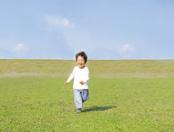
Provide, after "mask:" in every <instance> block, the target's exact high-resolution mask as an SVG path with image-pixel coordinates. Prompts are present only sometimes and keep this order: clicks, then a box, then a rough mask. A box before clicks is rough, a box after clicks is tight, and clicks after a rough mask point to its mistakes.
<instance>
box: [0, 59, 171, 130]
mask: <svg viewBox="0 0 174 132" xmlns="http://www.w3.org/2000/svg"><path fill="white" fill-rule="evenodd" d="M73 65H74V62H73V61H56V60H52V61H51V60H45V61H43V60H1V61H0V131H2V132H11V131H12V132H23V131H32V132H33V131H35V132H38V131H41V132H43V131H45V132H50V131H56V132H57V131H58V132H59V131H60V132H62V131H63V132H64V131H65V132H82V131H84V132H110V131H114V132H173V131H174V96H173V95H174V94H173V93H174V61H172V60H166V61H165V60H163V61H162V60H161V61H157V60H154V61H153V60H151V61H138V60H135V61H126V60H125V61H89V63H88V66H89V68H90V71H91V80H90V84H89V88H90V99H89V100H88V101H87V102H86V104H85V112H82V113H80V114H76V113H75V107H74V104H73V94H72V84H70V85H68V86H64V80H65V79H66V78H67V76H68V74H69V72H70V71H71V70H72V67H73Z"/></svg>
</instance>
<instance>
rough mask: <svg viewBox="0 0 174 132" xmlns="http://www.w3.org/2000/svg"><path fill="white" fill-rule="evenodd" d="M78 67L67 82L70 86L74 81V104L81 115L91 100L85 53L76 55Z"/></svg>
mask: <svg viewBox="0 0 174 132" xmlns="http://www.w3.org/2000/svg"><path fill="white" fill-rule="evenodd" d="M76 62H77V66H75V67H74V69H73V71H72V73H71V74H70V76H69V78H68V79H67V81H66V82H65V84H68V83H69V82H70V81H71V80H72V79H74V84H73V89H74V103H75V106H76V111H77V112H78V113H80V112H81V111H82V108H83V103H84V102H85V101H87V99H88V98H89V91H88V81H89V70H88V68H87V67H86V66H85V65H86V62H87V55H86V53H85V52H83V51H82V52H79V53H77V54H76Z"/></svg>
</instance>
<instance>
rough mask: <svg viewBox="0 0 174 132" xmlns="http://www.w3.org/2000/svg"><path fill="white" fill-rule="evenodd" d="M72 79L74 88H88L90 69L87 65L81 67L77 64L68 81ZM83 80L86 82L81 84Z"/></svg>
mask: <svg viewBox="0 0 174 132" xmlns="http://www.w3.org/2000/svg"><path fill="white" fill-rule="evenodd" d="M72 79H74V83H73V88H74V89H88V80H89V69H88V68H87V67H84V68H82V69H81V68H79V67H78V66H75V67H74V69H73V71H72V73H71V74H70V76H69V78H68V79H67V82H70V81H71V80H72ZM81 81H83V82H84V84H83V85H82V84H80V82H81Z"/></svg>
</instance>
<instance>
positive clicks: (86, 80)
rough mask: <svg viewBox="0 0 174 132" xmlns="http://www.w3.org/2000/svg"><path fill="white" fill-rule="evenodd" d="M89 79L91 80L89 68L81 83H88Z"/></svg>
mask: <svg viewBox="0 0 174 132" xmlns="http://www.w3.org/2000/svg"><path fill="white" fill-rule="evenodd" d="M88 81H89V70H88V69H87V71H86V74H85V76H84V78H83V80H81V81H80V84H81V85H84V84H85V83H87V82H88Z"/></svg>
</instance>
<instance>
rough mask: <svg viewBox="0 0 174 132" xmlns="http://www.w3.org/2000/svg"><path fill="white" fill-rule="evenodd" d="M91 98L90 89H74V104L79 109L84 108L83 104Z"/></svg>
mask: <svg viewBox="0 0 174 132" xmlns="http://www.w3.org/2000/svg"><path fill="white" fill-rule="evenodd" d="M88 98H89V91H88V89H74V103H75V106H76V108H77V109H79V108H83V103H84V102H85V101H86V100H87V99H88Z"/></svg>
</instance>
